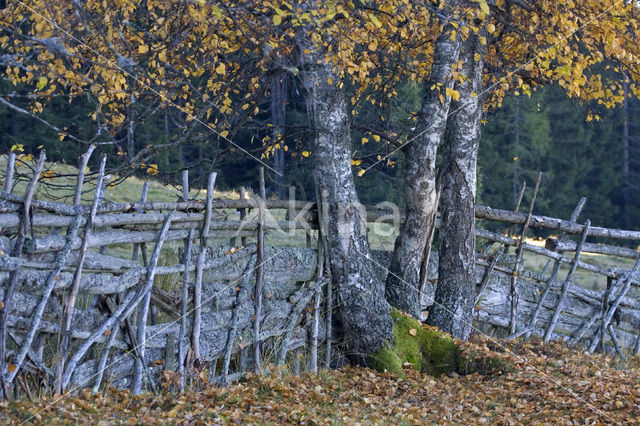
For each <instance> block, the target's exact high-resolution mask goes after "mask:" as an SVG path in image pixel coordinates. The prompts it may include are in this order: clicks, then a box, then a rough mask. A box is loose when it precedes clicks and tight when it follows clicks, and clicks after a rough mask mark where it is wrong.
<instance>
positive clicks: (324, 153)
mask: <svg viewBox="0 0 640 426" xmlns="http://www.w3.org/2000/svg"><path fill="white" fill-rule="evenodd" d="M299 43H300V68H301V75H302V83H303V86H304V89H305V91H306V106H307V116H308V119H309V124H310V127H311V131H312V132H313V138H312V140H313V141H312V149H311V152H312V154H311V155H312V156H313V159H314V176H315V179H316V182H317V185H318V186H319V189H320V191H319V193H320V196H321V198H322V200H321V202H322V203H323V208H324V209H325V211H326V219H327V223H326V229H327V235H326V239H327V244H328V256H329V258H330V266H331V275H332V279H333V281H334V284H335V288H336V289H337V295H338V299H339V300H338V302H337V306H339V315H340V318H341V319H342V325H343V332H344V341H345V342H346V345H347V352H348V353H349V354H350V358H351V359H352V361H353V362H355V363H359V364H365V363H366V360H367V355H368V354H371V353H372V352H375V351H376V350H377V349H379V348H380V347H382V345H384V344H385V342H388V341H391V340H392V339H393V334H392V328H393V327H392V322H391V317H390V307H389V304H388V303H387V301H386V300H385V298H384V287H383V284H382V283H381V282H380V281H379V280H378V279H377V278H376V275H375V272H374V270H373V266H374V265H373V264H372V263H371V261H370V260H368V258H369V243H368V241H367V234H366V227H365V219H366V217H365V215H364V211H363V209H362V208H361V207H362V206H361V204H360V202H359V201H358V196H357V194H356V189H355V184H354V180H353V174H352V171H351V135H350V129H349V117H348V111H347V104H346V101H345V97H344V93H343V91H342V90H341V89H340V88H339V87H338V86H337V84H338V82H339V77H338V76H337V75H335V74H334V72H333V66H332V64H330V63H329V64H328V63H327V62H326V61H325V60H324V57H322V55H321V54H319V52H318V51H317V50H316V48H315V46H314V45H313V43H311V42H310V41H309V38H308V37H307V36H306V35H302V34H301V36H300V37H299ZM329 82H333V84H330V83H329ZM318 201H319V202H320V200H318Z"/></svg>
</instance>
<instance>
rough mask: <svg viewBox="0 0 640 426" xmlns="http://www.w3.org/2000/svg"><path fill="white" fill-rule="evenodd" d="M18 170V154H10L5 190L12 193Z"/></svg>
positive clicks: (5, 177)
mask: <svg viewBox="0 0 640 426" xmlns="http://www.w3.org/2000/svg"><path fill="white" fill-rule="evenodd" d="M15 169H16V153H15V152H10V153H9V158H8V160H7V173H6V174H5V175H4V190H5V191H6V192H11V188H12V187H13V173H14V171H15Z"/></svg>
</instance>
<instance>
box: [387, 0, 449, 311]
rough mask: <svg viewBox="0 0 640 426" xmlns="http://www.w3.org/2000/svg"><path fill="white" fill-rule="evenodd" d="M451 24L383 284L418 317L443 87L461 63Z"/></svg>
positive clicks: (412, 148) (414, 148)
mask: <svg viewBox="0 0 640 426" xmlns="http://www.w3.org/2000/svg"><path fill="white" fill-rule="evenodd" d="M451 3H452V6H451V9H444V10H443V13H445V14H447V16H452V14H453V12H452V8H453V7H454V6H453V4H455V3H457V2H456V1H453V2H451ZM453 30H454V28H453V26H451V24H446V25H445V26H444V29H443V31H442V34H441V35H440V37H439V38H438V40H437V42H436V47H435V53H434V62H433V68H432V71H431V77H430V81H429V82H427V83H426V84H425V94H424V99H423V103H422V109H421V110H420V116H419V125H418V126H417V129H416V132H417V136H416V137H415V139H414V140H412V141H409V142H408V143H407V145H408V146H407V148H406V153H405V158H406V160H405V163H406V172H405V178H404V196H405V202H406V205H407V210H406V219H405V221H404V223H403V224H402V227H401V228H400V234H399V235H398V238H397V239H396V243H395V248H394V252H393V257H392V258H391V264H390V265H389V275H388V276H387V282H386V288H385V296H386V298H387V300H388V301H389V303H391V304H392V305H393V306H395V307H397V308H398V309H400V310H402V311H404V312H406V313H408V314H411V315H413V316H414V317H416V318H419V317H420V302H419V300H418V298H419V294H418V293H419V291H418V288H419V283H420V266H421V264H422V261H423V254H424V252H425V250H424V248H425V245H426V244H427V236H428V234H429V229H431V228H432V227H433V226H434V224H435V219H436V209H437V206H436V182H435V180H436V154H437V151H438V146H439V145H440V142H441V140H442V136H443V134H444V131H445V127H446V122H447V114H448V113H449V107H450V101H451V100H450V98H449V97H448V96H445V89H446V88H452V87H453V84H454V82H453V78H452V77H451V67H452V65H453V64H455V63H457V61H458V55H459V52H460V42H459V40H458V38H455V37H454V40H451V31H453ZM434 85H435V86H436V87H435V88H434ZM438 85H441V86H440V87H438ZM441 96H442V98H441Z"/></svg>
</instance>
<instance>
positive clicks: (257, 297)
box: [253, 167, 267, 374]
mask: <svg viewBox="0 0 640 426" xmlns="http://www.w3.org/2000/svg"><path fill="white" fill-rule="evenodd" d="M259 184H260V200H259V203H258V251H257V257H256V287H255V293H254V308H255V309H254V322H253V363H254V369H255V372H256V374H260V373H261V368H260V317H261V316H262V289H263V287H264V225H265V211H264V210H265V201H266V199H267V194H266V190H265V185H264V167H260V169H259Z"/></svg>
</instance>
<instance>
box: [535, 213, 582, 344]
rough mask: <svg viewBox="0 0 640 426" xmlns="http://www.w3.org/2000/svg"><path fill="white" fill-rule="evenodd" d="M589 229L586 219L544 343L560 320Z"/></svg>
mask: <svg viewBox="0 0 640 426" xmlns="http://www.w3.org/2000/svg"><path fill="white" fill-rule="evenodd" d="M589 228H591V221H590V220H589V219H587V220H586V221H585V223H584V230H583V231H582V238H581V239H580V242H579V243H578V245H577V247H576V253H575V256H574V257H573V262H571V269H569V273H568V274H567V278H566V279H565V280H564V283H562V292H561V293H560V300H559V301H558V304H557V305H556V309H555V311H554V312H553V316H552V317H551V321H550V322H549V327H547V331H546V332H545V333H544V342H545V343H547V342H549V340H550V339H551V335H552V334H553V330H554V329H555V327H556V322H557V321H558V318H560V314H561V313H562V308H563V306H564V300H565V299H566V297H567V292H568V291H569V286H570V285H571V279H572V278H573V273H574V272H575V271H576V268H577V266H578V262H579V261H580V255H581V254H582V246H583V245H584V242H585V240H586V239H587V236H588V235H589Z"/></svg>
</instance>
